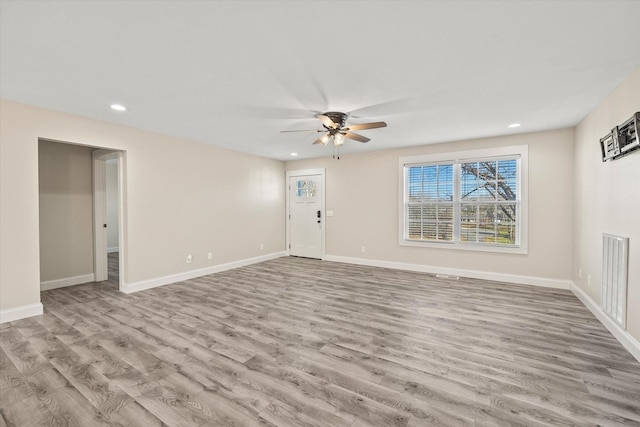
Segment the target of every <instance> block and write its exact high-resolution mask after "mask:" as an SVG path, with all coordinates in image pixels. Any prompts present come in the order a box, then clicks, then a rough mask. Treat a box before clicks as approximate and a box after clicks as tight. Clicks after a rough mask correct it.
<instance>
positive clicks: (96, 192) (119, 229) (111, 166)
mask: <svg viewBox="0 0 640 427" xmlns="http://www.w3.org/2000/svg"><path fill="white" fill-rule="evenodd" d="M92 161H93V226H94V250H93V252H94V268H95V281H96V282H108V283H112V284H113V285H115V286H117V288H118V289H119V290H123V289H124V280H123V276H124V274H123V271H124V258H125V257H124V252H125V248H124V247H125V245H124V238H125V237H124V217H123V211H124V209H123V203H124V197H123V191H122V190H123V182H124V152H122V151H114V150H102V149H100V150H94V151H93V152H92Z"/></svg>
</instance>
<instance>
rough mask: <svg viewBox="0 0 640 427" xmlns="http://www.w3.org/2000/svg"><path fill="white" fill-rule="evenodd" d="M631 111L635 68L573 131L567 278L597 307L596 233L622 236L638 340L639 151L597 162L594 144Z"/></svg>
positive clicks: (639, 99)
mask: <svg viewBox="0 0 640 427" xmlns="http://www.w3.org/2000/svg"><path fill="white" fill-rule="evenodd" d="M636 111H640V69H638V70H636V71H635V72H634V73H633V74H632V75H631V76H629V77H628V78H627V79H626V80H625V81H624V82H623V83H622V84H621V85H620V86H619V87H618V88H617V89H616V90H615V91H613V92H612V93H611V94H610V95H609V96H608V97H607V98H606V99H605V100H604V101H603V102H602V103H601V104H600V105H599V106H598V107H597V108H596V109H595V110H594V111H593V112H591V114H589V115H588V116H587V117H586V118H585V119H584V120H583V121H582V122H581V123H580V124H579V125H578V126H577V127H576V142H575V175H574V179H575V192H574V206H575V213H576V214H575V222H574V244H573V248H574V257H573V280H574V282H575V284H576V285H577V286H579V287H580V288H581V289H583V290H584V291H585V292H586V293H587V294H589V296H590V297H591V298H592V299H593V300H594V301H596V302H597V303H598V304H600V301H601V295H600V293H601V283H602V281H601V275H602V233H611V234H615V235H620V236H624V237H628V238H629V245H630V248H629V255H630V259H629V275H628V279H629V289H628V297H627V298H628V300H627V304H628V305H627V330H628V331H629V333H630V334H631V335H632V336H633V337H634V338H635V339H636V340H640V153H633V154H630V155H628V156H626V157H623V158H622V159H619V160H614V161H609V162H606V163H602V155H601V152H600V144H599V141H600V138H602V137H604V136H605V135H606V134H607V133H608V132H610V131H611V129H612V128H613V127H614V126H617V125H619V124H620V123H622V122H624V121H625V120H627V119H628V118H629V117H631V115H632V114H633V113H635V112H636ZM580 268H581V269H582V271H583V275H582V278H580V277H578V269H580ZM588 275H591V286H589V285H588V281H587V276H588Z"/></svg>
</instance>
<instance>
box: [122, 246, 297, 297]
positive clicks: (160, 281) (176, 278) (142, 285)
mask: <svg viewBox="0 0 640 427" xmlns="http://www.w3.org/2000/svg"><path fill="white" fill-rule="evenodd" d="M283 256H285V251H282V252H274V253H271V254H267V255H261V256H259V257H255V258H247V259H242V260H239V261H233V262H228V263H226V264H219V265H214V266H211V267H207V268H200V269H198V270H191V271H185V272H183V273H178V274H172V275H170V276H163V277H157V278H155V279H149V280H143V281H140V282H135V283H127V284H125V285H124V289H121V290H122V292H124V293H127V294H130V293H133V292H139V291H144V290H146V289H151V288H156V287H158V286H164V285H170V284H171V283H176V282H182V281H183V280H189V279H195V278H196V277H201V276H206V275H208V274H213V273H219V272H221V271H226V270H231V269H234V268H238V267H244V266H247V265H251V264H257V263H259V262H264V261H269V260H272V259H276V258H280V257H283Z"/></svg>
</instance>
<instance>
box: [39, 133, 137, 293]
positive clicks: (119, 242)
mask: <svg viewBox="0 0 640 427" xmlns="http://www.w3.org/2000/svg"><path fill="white" fill-rule="evenodd" d="M124 158H125V157H124V152H120V151H114V150H103V149H96V148H95V147H91V146H86V145H81V144H74V143H68V142H63V141H54V140H47V139H42V138H41V139H39V140H38V169H39V172H38V173H39V177H38V180H39V201H40V202H39V206H40V212H39V222H40V229H39V240H40V290H41V291H47V290H51V289H56V288H62V287H67V286H74V285H80V284H87V283H92V282H104V283H105V284H108V283H110V284H112V285H113V286H114V287H115V288H116V289H119V290H122V289H123V288H124V284H123V278H124V274H123V271H124V270H125V265H124V249H125V243H126V242H125V241H124V234H125V233H124V225H125V223H124V215H123V212H124V203H123V202H124V200H125V195H124V192H123V183H124V182H125V180H124V173H125V168H124ZM107 162H109V163H110V166H109V167H107ZM108 171H109V172H108ZM107 173H109V174H110V175H112V176H111V177H109V178H108V177H107ZM108 180H110V181H111V185H110V192H111V193H113V194H109V200H107V187H106V185H107V181H108ZM96 204H98V206H103V207H104V208H105V211H104V212H103V214H102V215H101V214H100V213H99V212H98V209H96ZM107 207H108V208H109V211H110V214H111V216H112V217H115V219H110V220H107V219H106V216H107V211H106V209H107ZM97 221H101V223H100V224H101V232H102V233H106V230H107V228H105V225H108V224H113V226H112V228H113V231H114V232H115V242H116V243H115V244H113V245H112V246H111V251H110V252H111V253H110V254H109V256H108V252H107V246H106V245H107V240H106V237H107V236H106V234H105V235H104V237H105V239H104V251H103V252H102V251H101V249H99V243H100V239H99V238H97V236H96V234H97V233H96V229H97V227H96V224H97ZM110 231H111V230H110ZM102 257H103V259H102ZM98 258H101V259H102V262H101V263H100V262H96V259H98ZM108 259H110V261H111V262H110V263H109V261H108ZM109 264H110V265H111V274H108V271H109V268H108V266H109ZM101 265H104V268H105V269H104V272H105V274H104V275H103V274H102V270H100V267H101Z"/></svg>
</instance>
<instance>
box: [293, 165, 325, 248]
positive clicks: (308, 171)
mask: <svg viewBox="0 0 640 427" xmlns="http://www.w3.org/2000/svg"><path fill="white" fill-rule="evenodd" d="M325 173H326V172H325V168H318V169H303V170H296V171H287V173H286V184H285V186H286V187H285V188H286V189H287V190H286V193H287V197H286V212H285V220H286V227H285V229H286V242H285V243H286V246H285V248H286V255H287V256H289V255H290V253H291V251H290V249H291V237H290V226H291V212H290V208H289V203H290V202H291V200H290V198H291V186H290V184H289V181H290V179H291V178H292V177H295V176H307V175H320V182H322V194H321V195H320V210H321V211H322V222H321V223H320V224H321V227H320V230H321V231H320V233H321V246H322V248H321V251H320V254H321V255H320V259H321V260H324V259H325V230H326V221H327V215H326V209H325V201H326V194H327V190H326V188H327V186H326V182H327V181H326V176H325Z"/></svg>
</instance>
